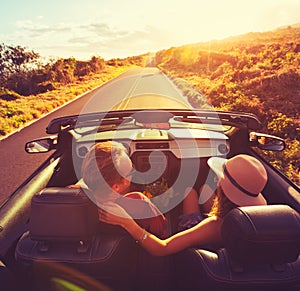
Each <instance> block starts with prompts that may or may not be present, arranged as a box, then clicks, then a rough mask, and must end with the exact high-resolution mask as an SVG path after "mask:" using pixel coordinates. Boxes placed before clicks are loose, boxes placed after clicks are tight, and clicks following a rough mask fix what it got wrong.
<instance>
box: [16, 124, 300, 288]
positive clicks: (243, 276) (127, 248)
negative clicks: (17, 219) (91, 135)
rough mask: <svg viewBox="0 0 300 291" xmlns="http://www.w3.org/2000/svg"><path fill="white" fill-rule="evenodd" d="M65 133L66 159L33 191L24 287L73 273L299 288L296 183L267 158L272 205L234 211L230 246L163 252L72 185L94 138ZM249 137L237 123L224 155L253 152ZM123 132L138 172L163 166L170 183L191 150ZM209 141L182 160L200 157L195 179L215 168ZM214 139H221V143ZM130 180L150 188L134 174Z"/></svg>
mask: <svg viewBox="0 0 300 291" xmlns="http://www.w3.org/2000/svg"><path fill="white" fill-rule="evenodd" d="M61 135H63V138H62V136H60V138H61V140H63V145H62V147H63V149H64V150H63V152H62V154H61V156H60V157H59V159H60V160H59V163H58V164H57V166H56V167H55V169H54V173H53V175H52V177H51V179H50V180H49V181H48V183H47V185H46V187H44V189H42V190H41V191H38V192H37V193H36V194H35V195H34V196H33V198H32V201H31V214H30V220H29V224H28V230H26V231H25V232H24V234H23V235H22V237H21V238H20V240H19V241H18V243H17V246H16V251H15V258H16V265H17V269H18V270H19V274H20V276H21V278H22V280H23V285H22V286H27V288H28V290H48V289H49V290H56V288H59V286H62V285H64V284H66V282H67V283H68V284H71V285H72V286H80V288H83V289H85V290H141V289H143V290H200V289H203V288H204V290H248V289H249V290H254V289H255V290H260V289H261V290H268V289H270V290H283V289H284V290H287V289H286V288H295V290H296V289H297V287H299V272H300V258H298V255H299V246H300V241H299V239H300V238H299V224H300V216H299V212H298V211H299V205H298V203H297V201H296V200H294V199H291V198H287V197H291V196H287V195H285V193H286V191H287V189H288V183H286V184H284V182H283V181H280V183H276V179H278V178H277V175H275V174H274V173H273V171H274V170H273V169H272V168H270V166H269V165H267V164H265V166H266V169H267V171H268V174H269V182H268V184H267V186H266V187H265V189H264V192H263V195H264V197H265V198H266V200H267V201H268V204H269V205H267V206H252V207H239V208H237V209H235V210H233V211H231V212H230V213H229V214H228V216H226V219H225V221H224V223H223V227H222V236H223V238H224V246H222V247H221V248H219V247H216V246H195V247H194V248H189V249H187V250H184V251H182V252H180V253H178V254H176V255H172V256H166V257H155V256H152V255H150V254H148V253H147V252H146V251H145V250H143V249H142V247H141V246H139V245H138V244H136V242H135V241H134V240H133V239H132V238H131V237H130V236H129V235H128V234H127V233H126V232H125V231H124V230H123V229H121V228H120V227H117V226H111V225H106V224H104V223H102V222H99V220H98V215H97V206H96V205H95V204H93V203H92V202H91V200H90V199H89V198H88V197H87V195H86V193H85V192H84V191H82V189H78V188H67V187H66V186H68V185H70V184H74V183H76V182H77V181H78V179H79V178H80V177H79V178H78V177H77V174H76V170H75V169H74V167H75V166H76V165H77V166H78V165H80V163H81V162H82V160H83V157H84V155H85V153H86V152H87V151H88V148H89V147H90V146H91V143H90V142H78V143H76V144H75V147H74V144H73V143H72V140H73V136H72V135H71V134H70V132H63V133H61ZM245 138H248V133H247V131H246V130H245V131H244V130H239V131H236V132H234V133H233V134H232V135H231V136H229V140H226V141H225V144H224V140H223V141H222V143H220V145H222V146H220V145H219V151H220V152H219V154H220V155H225V154H226V155H227V157H230V156H234V155H236V154H238V153H248V154H252V155H253V154H254V152H252V151H251V149H250V148H249V147H248V148H247V147H244V148H243V147H242V146H241V144H240V143H239V142H237V140H240V139H245ZM119 141H120V142H122V143H123V144H124V145H125V146H126V147H127V148H128V151H129V155H130V158H131V160H132V162H133V165H134V167H135V169H136V170H137V171H138V172H140V173H143V172H146V173H147V171H148V170H149V168H151V167H154V168H155V169H157V171H161V172H162V175H161V176H160V178H159V179H158V180H159V181H161V179H164V180H165V181H167V184H168V186H169V187H173V186H174V183H175V181H176V179H177V177H178V175H179V169H181V168H182V160H183V159H184V157H183V156H185V155H188V151H187V152H186V153H185V152H184V150H182V151H181V152H180V154H178V153H177V152H176V150H174V148H175V146H174V144H172V142H173V141H159V140H143V141H140V140H139V141H128V140H126V139H125V140H119ZM204 142H205V140H202V141H201V140H200V141H198V143H197V145H198V146H199V151H198V152H199V155H198V156H196V157H188V158H186V160H187V161H188V162H187V163H185V168H184V173H185V174H186V175H189V173H191V171H195V170H194V166H195V164H196V165H198V167H199V171H198V173H197V179H196V183H195V185H193V186H194V187H195V188H199V187H200V186H201V185H202V184H203V183H204V182H205V181H206V180H207V176H208V166H207V162H206V161H207V159H208V158H209V156H207V151H206V152H205V150H204V151H201V147H202V146H203V143H204ZM217 142H220V141H217ZM242 144H246V143H242ZM206 146H207V145H206ZM213 147H214V148H216V146H215V144H213ZM74 148H75V150H74ZM217 148H218V147H217ZM72 149H73V150H72ZM153 151H154V156H153V155H152V160H151V163H150V158H149V157H150V156H151V154H152V153H153ZM222 151H223V152H222ZM58 152H59V150H58ZM155 152H159V153H160V154H161V153H162V154H163V155H164V156H165V159H161V156H159V155H158V156H157V157H156V156H155ZM203 152H205V154H203V155H201V153H203ZM208 152H209V151H208ZM74 153H75V154H74ZM162 161H163V162H162ZM165 163H166V165H165ZM74 165H75V166H74ZM161 168H162V170H161ZM156 182H157V181H156ZM278 184H280V185H281V187H282V189H279V188H278ZM175 186H176V185H175ZM132 187H133V190H139V191H142V190H143V189H142V188H140V185H138V184H135V183H133V185H132ZM179 190H180V189H179ZM289 199H290V200H289ZM181 207H182V205H181V204H180V203H179V204H178V205H176V207H174V208H172V209H170V210H169V211H167V212H166V213H165V215H166V217H167V219H168V234H169V235H171V234H173V233H175V232H176V227H177V222H178V221H177V219H178V216H179V215H180V213H181ZM297 207H298V209H297ZM57 226H59V227H57ZM141 286H142V287H141ZM47 288H48V289H47ZM59 290H60V289H59ZM289 290H293V289H289Z"/></svg>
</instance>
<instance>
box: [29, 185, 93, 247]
mask: <svg viewBox="0 0 300 291" xmlns="http://www.w3.org/2000/svg"><path fill="white" fill-rule="evenodd" d="M97 226H98V213H97V206H96V205H95V204H93V203H92V201H91V200H90V199H89V198H88V197H87V196H86V194H85V193H84V192H83V191H82V190H81V189H76V188H58V187H50V188H45V189H43V190H42V191H40V192H38V193H37V194H35V195H34V196H33V197H32V201H31V213H30V221H29V234H30V237H31V239H33V240H37V241H57V240H58V241H76V240H78V241H87V240H90V239H91V238H92V237H93V235H94V234H95V233H96V231H97Z"/></svg>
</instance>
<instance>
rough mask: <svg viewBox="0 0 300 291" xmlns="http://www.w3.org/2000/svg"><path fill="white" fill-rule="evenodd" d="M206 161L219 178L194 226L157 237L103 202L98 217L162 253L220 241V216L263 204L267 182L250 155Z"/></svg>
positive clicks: (148, 249) (262, 171)
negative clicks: (203, 215)
mask: <svg viewBox="0 0 300 291" xmlns="http://www.w3.org/2000/svg"><path fill="white" fill-rule="evenodd" d="M208 165H209V166H210V168H211V169H212V170H213V171H214V172H215V174H216V175H217V177H218V178H219V181H218V187H217V190H216V198H215V200H214V204H213V207H212V209H211V212H210V214H209V217H208V218H206V219H204V220H202V221H201V222H200V223H199V224H197V225H196V226H194V227H192V228H190V229H187V230H185V231H182V232H179V233H177V234H175V235H173V236H171V237H169V238H167V239H164V240H162V239H159V238H157V237H156V236H155V235H153V234H151V233H149V232H147V231H145V230H144V229H143V228H142V227H140V226H139V225H138V224H137V223H136V222H135V221H134V220H133V219H132V218H131V217H130V215H129V214H128V213H127V212H126V211H125V210H124V209H122V208H121V207H120V206H119V205H116V204H114V203H107V204H105V207H104V208H105V210H104V209H99V219H100V220H101V221H103V222H106V223H110V224H114V225H120V226H122V227H123V228H124V229H125V230H127V231H128V232H129V233H130V235H131V236H132V237H133V238H134V239H135V240H136V241H137V242H139V243H140V244H141V245H142V246H143V247H144V248H145V249H146V250H147V251H148V252H150V253H151V254H153V255H157V256H164V255H169V254H173V253H176V252H179V251H181V250H183V249H185V248H187V247H191V246H193V245H212V244H213V245H222V237H221V226H222V222H223V218H224V216H225V215H226V214H227V213H228V212H229V211H230V210H231V209H233V208H235V207H237V206H254V205H266V200H265V199H264V197H263V196H262V194H261V191H262V190H263V189H264V187H265V185H266V182H267V172H266V170H265V168H264V166H263V165H262V164H261V162H259V161H258V160H257V159H255V158H254V157H252V156H249V155H244V154H240V155H237V156H235V157H233V158H231V159H228V160H227V159H223V158H218V157H212V158H210V159H209V160H208Z"/></svg>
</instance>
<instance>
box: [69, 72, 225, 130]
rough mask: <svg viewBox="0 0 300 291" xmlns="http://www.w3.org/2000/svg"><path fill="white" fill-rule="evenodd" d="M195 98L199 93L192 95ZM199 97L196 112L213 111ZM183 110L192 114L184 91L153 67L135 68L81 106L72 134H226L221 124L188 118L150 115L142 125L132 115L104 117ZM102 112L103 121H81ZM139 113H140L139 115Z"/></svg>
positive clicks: (98, 119)
mask: <svg viewBox="0 0 300 291" xmlns="http://www.w3.org/2000/svg"><path fill="white" fill-rule="evenodd" d="M194 94H197V95H198V97H199V96H200V95H201V94H200V93H199V92H197V93H194ZM201 96H202V98H203V100H204V101H203V102H202V103H203V106H202V108H199V109H205V110H209V111H212V112H214V109H213V107H212V106H211V105H210V104H209V102H208V101H207V100H206V98H205V97H204V96H203V95H201ZM152 109H153V110H163V111H173V110H186V111H193V110H194V108H193V106H192V105H191V104H190V103H189V101H188V99H187V97H186V96H185V95H184V92H181V91H180V90H179V89H178V88H177V87H176V86H175V84H174V83H173V82H172V81H171V80H170V79H169V78H168V77H167V76H166V75H165V74H163V73H162V72H161V71H160V70H159V69H157V68H138V69H133V70H130V71H127V72H125V73H123V74H122V77H120V78H116V79H114V80H113V81H111V82H108V83H107V84H106V85H105V86H102V88H101V90H98V91H97V92H96V93H95V94H94V95H93V96H92V97H91V98H90V100H89V102H88V103H87V104H86V105H85V106H84V107H83V109H82V110H81V113H80V115H81V116H84V117H82V118H79V122H77V124H76V126H75V127H76V129H75V131H76V132H77V133H80V134H84V133H89V132H92V131H94V132H95V131H96V132H99V131H109V130H112V131H113V130H125V129H138V128H141V127H144V128H159V129H168V128H192V129H208V130H214V131H221V132H224V131H227V130H228V129H229V128H230V127H228V126H222V125H221V122H217V124H211V122H205V120H201V122H199V120H198V121H196V122H195V118H194V120H193V119H192V118H188V119H185V120H184V118H183V117H182V118H181V119H180V120H179V119H178V118H176V116H173V115H172V114H171V115H170V116H169V117H168V118H167V119H166V120H163V121H162V120H157V118H160V114H157V115H155V116H154V117H153V116H152V115H151V116H150V118H149V120H147V121H146V122H145V121H143V122H139V121H138V120H137V119H136V117H135V114H133V116H125V115H124V116H122V118H118V117H117V118H114V117H113V116H112V117H109V118H107V117H106V116H105V112H112V111H114V112H121V111H130V110H132V111H133V112H134V113H135V112H137V111H146V110H152ZM96 112H103V117H105V121H103V119H101V118H99V116H97V118H95V120H93V119H92V118H89V119H88V120H85V119H84V118H85V115H86V114H90V113H96ZM142 114H143V113H142Z"/></svg>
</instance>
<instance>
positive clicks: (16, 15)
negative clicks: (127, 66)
mask: <svg viewBox="0 0 300 291" xmlns="http://www.w3.org/2000/svg"><path fill="white" fill-rule="evenodd" d="M2 1H3V0H2ZM2 6H4V7H2V17H1V20H0V24H1V25H0V39H1V43H4V44H7V45H12V46H17V45H20V46H22V47H26V48H27V49H29V50H33V51H35V52H37V53H39V54H40V56H41V57H44V58H57V57H58V58H70V57H74V58H76V59H78V60H89V59H90V58H91V57H92V56H96V57H102V58H104V59H106V60H109V59H113V58H126V57H130V56H138V55H142V54H146V53H154V52H157V51H160V50H163V49H168V48H170V47H177V46H183V45H188V44H194V43H202V42H204V43H205V42H209V41H215V40H223V39H226V38H229V37H237V36H240V35H243V34H247V33H251V32H253V33H261V32H268V31H273V30H276V29H278V28H282V27H288V26H293V25H297V24H299V23H300V14H299V13H298V11H300V1H299V0H288V1H286V0H265V1H260V0H252V1H238V0H227V1H222V0H212V1H210V2H209V3H206V1H205V2H204V1H203V0H198V1H197V0H185V1H184V3H182V2H181V1H179V0H178V1H176V0H173V1H171V0H166V1H163V2H161V1H160V2H159V0H152V1H151V3H150V2H149V3H147V2H144V3H143V4H142V5H141V3H140V1H137V0H129V1H122V0H114V1H108V0H100V1H99V0H98V1H97V0H86V1H85V3H84V5H82V2H80V1H74V0H73V1H72V0H53V1H52V2H51V3H48V2H46V3H40V2H38V1H36V0H24V1H22V2H19V1H17V0H11V1H10V2H6V3H5V4H2ZM12 11H13V13H11V12H12Z"/></svg>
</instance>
